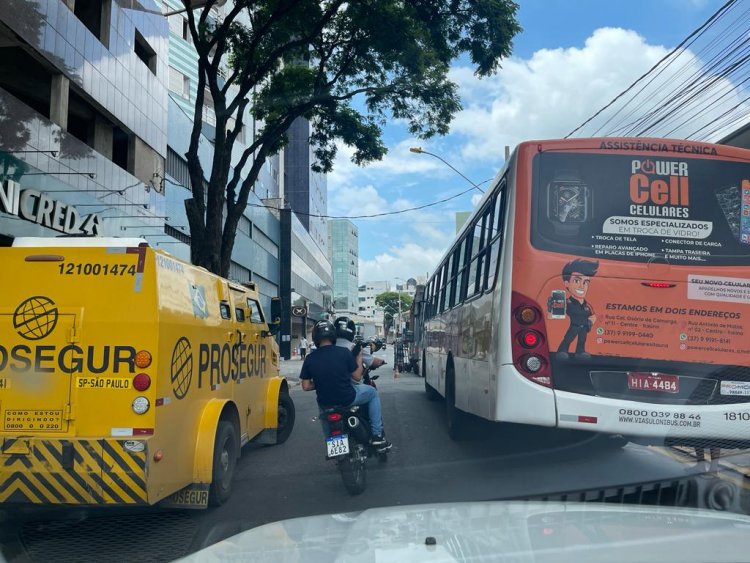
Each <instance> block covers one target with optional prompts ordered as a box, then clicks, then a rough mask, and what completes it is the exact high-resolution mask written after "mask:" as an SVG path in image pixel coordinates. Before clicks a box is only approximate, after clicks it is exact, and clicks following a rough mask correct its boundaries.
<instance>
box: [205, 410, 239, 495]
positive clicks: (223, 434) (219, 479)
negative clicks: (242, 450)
mask: <svg viewBox="0 0 750 563" xmlns="http://www.w3.org/2000/svg"><path fill="white" fill-rule="evenodd" d="M238 448H239V440H238V439H237V428H235V425H234V424H232V423H231V422H229V421H227V420H220V421H219V424H218V426H217V427H216V440H215V441H214V462H213V471H212V473H211V487H210V489H209V494H208V503H209V505H211V506H221V505H222V504H224V503H225V502H226V501H227V500H229V497H230V496H232V480H233V479H234V470H235V468H236V467H237V456H238V454H239V450H238Z"/></svg>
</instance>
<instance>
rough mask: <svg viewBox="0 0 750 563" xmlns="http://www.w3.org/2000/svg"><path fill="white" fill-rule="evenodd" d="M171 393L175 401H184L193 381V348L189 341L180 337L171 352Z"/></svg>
mask: <svg viewBox="0 0 750 563" xmlns="http://www.w3.org/2000/svg"><path fill="white" fill-rule="evenodd" d="M171 379H172V392H173V393H174V396H175V397H177V399H184V398H185V396H186V395H187V394H188V391H190V383H191V382H192V381H193V348H192V346H191V345H190V341H189V340H188V339H187V338H185V337H184V336H181V337H180V339H179V340H178V341H177V343H176V344H175V345H174V350H172V377H171Z"/></svg>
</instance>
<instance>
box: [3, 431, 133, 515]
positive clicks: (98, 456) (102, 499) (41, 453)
mask: <svg viewBox="0 0 750 563" xmlns="http://www.w3.org/2000/svg"><path fill="white" fill-rule="evenodd" d="M15 441H16V439H9V438H6V439H5V441H4V444H5V446H6V447H8V448H10V447H11V446H12V445H13V443H14V442H15ZM30 446H31V447H30V453H29V454H27V455H26V454H4V455H3V456H2V457H3V458H4V460H3V464H2V466H0V503H1V502H31V503H34V504H129V505H132V504H145V503H147V502H148V496H147V493H146V470H147V462H146V452H145V451H144V452H130V451H129V450H126V449H125V448H124V445H123V442H121V441H118V440H114V439H100V440H76V439H73V440H65V439H60V440H56V439H50V440H46V439H32V440H31V443H30ZM65 447H72V452H73V459H72V462H73V463H72V465H73V466H72V467H70V466H69V465H66V464H65V463H66V462H65V459H64V457H65V456H64V455H63V451H64V448H65ZM67 464H70V461H67Z"/></svg>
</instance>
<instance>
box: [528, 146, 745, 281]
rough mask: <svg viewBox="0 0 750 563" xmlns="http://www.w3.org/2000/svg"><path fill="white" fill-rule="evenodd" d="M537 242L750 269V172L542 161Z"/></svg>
mask: <svg viewBox="0 0 750 563" xmlns="http://www.w3.org/2000/svg"><path fill="white" fill-rule="evenodd" d="M532 197H533V203H532V221H531V242H532V244H533V245H534V247H536V248H539V249H541V250H548V251H552V252H560V253H564V254H573V255H577V256H586V257H592V258H602V259H610V260H626V261H631V262H649V261H652V260H656V261H660V262H665V261H666V262H668V263H670V264H704V265H716V266H730V265H747V264H750V164H748V163H745V162H736V161H724V160H709V159H698V158H675V157H654V156H652V155H649V156H640V155H609V154H600V153H599V154H575V153H563V152H549V153H541V154H538V155H536V156H535V158H534V162H533V175H532Z"/></svg>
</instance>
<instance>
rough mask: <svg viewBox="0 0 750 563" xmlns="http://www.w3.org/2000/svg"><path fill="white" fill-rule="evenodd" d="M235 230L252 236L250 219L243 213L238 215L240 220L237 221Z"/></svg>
mask: <svg viewBox="0 0 750 563" xmlns="http://www.w3.org/2000/svg"><path fill="white" fill-rule="evenodd" d="M237 230H238V231H239V232H241V233H242V234H243V235H245V236H248V237H252V236H253V224H252V222H251V221H250V219H248V218H247V217H245V216H244V215H243V216H242V217H240V221H239V223H237Z"/></svg>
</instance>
